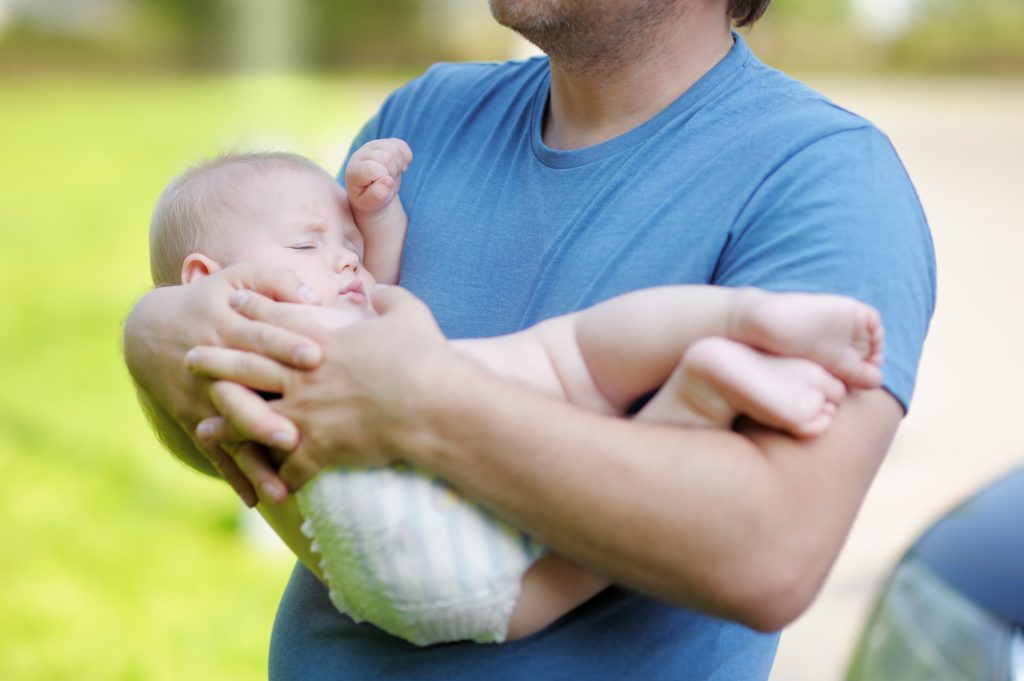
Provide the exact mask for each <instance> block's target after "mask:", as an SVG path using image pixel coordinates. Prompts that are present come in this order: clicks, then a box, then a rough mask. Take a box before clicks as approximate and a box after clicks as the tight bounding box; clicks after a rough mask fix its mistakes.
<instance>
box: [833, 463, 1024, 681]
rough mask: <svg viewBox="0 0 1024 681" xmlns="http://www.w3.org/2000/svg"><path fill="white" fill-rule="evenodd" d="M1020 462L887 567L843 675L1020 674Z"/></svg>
mask: <svg viewBox="0 0 1024 681" xmlns="http://www.w3.org/2000/svg"><path fill="white" fill-rule="evenodd" d="M1022 517H1024V468H1019V469H1017V470H1016V471H1014V472H1013V473H1010V474H1009V475H1006V476H1004V477H1003V478H1000V479H999V480H997V481H996V482H995V483H993V484H991V485H989V486H988V487H986V488H985V489H983V490H981V491H980V492H978V493H977V494H975V495H974V496H973V497H971V498H970V499H968V500H967V501H966V502H964V503H963V504H961V505H960V506H958V507H957V508H956V509H954V510H953V511H952V512H950V513H948V514H947V515H945V516H944V517H943V518H941V519H939V520H938V521H937V522H936V523H935V524H933V525H932V526H931V527H930V528H929V529H928V530H927V531H926V532H925V533H924V534H923V535H922V536H921V538H920V539H918V540H917V542H916V543H915V544H914V545H913V546H912V547H911V548H910V550H909V551H907V553H906V555H905V556H904V557H903V559H902V560H900V562H899V564H898V565H897V566H896V568H895V570H893V573H892V576H891V577H890V579H889V582H888V584H887V585H886V588H885V590H884V592H883V594H882V596H881V598H880V599H879V602H878V604H877V605H876V606H875V611H874V613H873V614H872V616H871V619H870V621H869V622H868V625H867V627H866V628H865V630H864V634H863V635H862V637H861V640H860V644H859V645H858V647H857V651H856V653H855V655H854V660H853V663H852V664H851V667H850V670H849V672H848V674H847V681H889V680H890V679H933V680H934V681H947V680H948V681H961V680H963V681H981V680H985V681H1019V679H1022V678H1024V532H1021V518H1022Z"/></svg>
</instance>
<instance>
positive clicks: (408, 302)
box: [371, 284, 430, 315]
mask: <svg viewBox="0 0 1024 681" xmlns="http://www.w3.org/2000/svg"><path fill="white" fill-rule="evenodd" d="M371 300H372V301H373V309H375V310H376V311H377V313H378V314H381V315H386V314H392V313H397V314H402V313H408V314H423V313H424V312H425V313H426V314H430V312H429V311H428V310H427V306H426V305H425V304H424V303H423V301H422V300H420V299H419V298H417V297H416V296H414V295H413V294H411V293H409V291H407V290H406V289H404V288H402V287H401V286H387V285H385V284H377V286H376V288H374V289H373V297H372V298H371Z"/></svg>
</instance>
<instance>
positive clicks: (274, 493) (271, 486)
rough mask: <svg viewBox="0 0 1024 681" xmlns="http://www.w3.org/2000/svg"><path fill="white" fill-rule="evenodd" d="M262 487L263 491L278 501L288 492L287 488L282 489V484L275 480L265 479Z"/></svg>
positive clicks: (261, 484)
mask: <svg viewBox="0 0 1024 681" xmlns="http://www.w3.org/2000/svg"><path fill="white" fill-rule="evenodd" d="M260 489H261V490H263V493H264V494H266V495H267V496H268V497H270V498H271V499H273V500H274V501H278V500H279V499H281V498H282V497H284V496H285V495H287V494H288V493H287V492H286V491H285V490H283V489H281V486H280V485H278V484H277V483H276V482H274V481H273V480H265V481H264V482H262V483H260Z"/></svg>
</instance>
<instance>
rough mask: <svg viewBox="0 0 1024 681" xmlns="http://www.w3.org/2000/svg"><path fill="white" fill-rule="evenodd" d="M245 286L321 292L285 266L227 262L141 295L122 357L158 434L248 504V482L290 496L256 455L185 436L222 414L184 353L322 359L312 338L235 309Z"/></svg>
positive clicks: (309, 294)
mask: <svg viewBox="0 0 1024 681" xmlns="http://www.w3.org/2000/svg"><path fill="white" fill-rule="evenodd" d="M242 289H248V290H253V291H261V292H263V293H265V294H266V295H267V296H269V297H271V298H273V299H276V300H279V301H288V302H306V303H309V302H317V301H318V296H317V294H316V293H315V292H313V291H312V290H310V289H308V288H307V287H304V286H303V285H302V282H301V281H300V280H299V279H298V277H296V276H295V274H294V273H292V272H290V271H288V270H284V269H279V268H266V267H259V266H253V265H249V264H242V265H234V266H232V267H226V268H224V269H223V270H221V271H220V272H217V273H215V274H213V275H211V276H209V277H205V278H203V279H201V280H200V281H198V282H195V283H192V284H189V285H188V286H168V287H163V288H157V289H155V290H153V291H150V292H149V293H147V294H146V295H145V296H143V297H142V298H141V299H140V300H139V301H138V302H137V303H136V304H135V307H134V308H133V309H132V311H131V313H130V314H129V315H128V318H127V319H126V320H125V326H124V356H125V363H126V364H127V366H128V370H129V373H130V374H131V376H132V379H133V381H134V382H135V386H136V388H137V390H138V393H139V400H140V402H141V403H142V406H143V409H144V410H145V411H146V413H147V415H148V416H149V418H150V420H151V422H152V423H153V425H154V428H155V429H156V431H157V434H158V435H159V437H160V438H161V440H162V441H163V442H164V443H165V444H166V445H167V446H168V447H169V448H170V449H171V450H172V451H174V452H176V453H177V454H179V456H180V457H181V458H182V460H184V461H185V462H186V463H189V465H192V466H193V467H194V468H198V469H199V470H203V471H205V472H210V471H211V466H205V465H203V464H202V463H201V462H199V461H198V460H197V459H196V453H197V451H201V452H202V453H203V454H204V455H205V456H206V457H207V458H208V459H209V461H210V463H211V464H212V468H215V469H217V470H218V471H219V472H220V474H221V476H222V477H223V478H224V479H225V480H226V481H227V482H228V484H230V485H231V486H232V487H233V488H234V489H235V491H236V492H238V494H239V496H241V497H242V499H243V500H244V501H245V502H246V503H247V504H249V505H250V506H251V505H253V504H255V503H256V493H255V490H254V488H253V485H251V484H250V483H249V480H254V481H256V485H257V486H259V485H264V484H265V485H270V486H277V487H279V488H280V494H279V495H278V496H277V498H279V499H283V498H284V496H285V490H284V485H283V483H282V482H281V481H280V479H279V478H278V477H277V474H276V473H275V472H274V470H273V469H272V468H270V467H269V466H268V465H267V464H266V462H265V461H263V460H262V459H260V458H258V457H255V456H250V455H246V456H242V457H240V458H238V457H236V459H235V460H232V457H229V456H227V455H226V454H225V453H224V452H223V451H221V449H220V448H219V447H216V446H210V447H206V446H204V445H202V444H201V443H199V444H198V445H194V444H193V443H192V440H191V438H190V437H186V436H185V433H187V432H188V431H191V430H192V429H193V428H195V426H196V424H197V423H198V422H199V421H200V420H201V419H203V418H206V417H209V416H212V415H214V414H216V413H217V411H216V408H215V407H214V405H213V404H211V402H210V400H209V399H208V398H207V390H208V388H209V383H208V381H205V380H201V379H197V378H196V377H194V376H192V375H190V374H189V372H187V371H183V370H182V368H183V367H184V366H185V364H186V359H185V356H186V353H187V352H188V350H189V349H190V348H191V347H193V346H195V345H197V344H203V343H207V344H215V345H222V346H226V347H232V348H237V349H241V350H254V349H259V351H260V352H261V353H262V354H264V355H267V356H269V357H275V358H277V359H280V360H281V361H285V362H289V363H291V364H292V365H294V366H307V367H312V366H315V365H316V364H318V363H319V361H320V360H321V353H320V348H319V346H317V345H316V344H315V343H312V342H310V341H309V339H307V338H304V337H302V336H298V335H296V334H294V333H291V332H289V331H287V330H285V329H279V328H277V327H274V326H269V325H266V324H260V323H258V322H256V323H254V322H253V321H251V320H249V319H246V318H245V317H243V316H241V315H239V314H237V313H236V312H235V310H234V309H232V307H231V305H230V300H231V297H232V295H233V294H235V293H236V292H238V291H240V290H242ZM253 357H254V358H255V357H256V355H253ZM178 424H180V425H178ZM266 425H268V426H273V427H274V430H275V432H282V431H287V432H294V431H293V426H292V425H291V423H289V422H287V421H286V420H284V419H281V418H279V417H271V418H270V419H269V420H268V421H267V423H266ZM245 451H246V452H247V451H248V450H245ZM240 465H244V466H245V467H246V469H247V470H242V469H240V467H239V466H240Z"/></svg>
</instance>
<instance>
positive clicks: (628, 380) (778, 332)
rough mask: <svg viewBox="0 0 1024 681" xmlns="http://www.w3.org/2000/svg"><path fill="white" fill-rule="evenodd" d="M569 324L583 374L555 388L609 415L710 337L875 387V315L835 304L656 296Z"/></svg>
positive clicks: (761, 297) (625, 298) (814, 299)
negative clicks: (576, 388) (596, 400)
mask: <svg viewBox="0 0 1024 681" xmlns="http://www.w3.org/2000/svg"><path fill="white" fill-rule="evenodd" d="M558 319H561V318H555V319H554V320H549V322H545V323H544V324H542V325H540V326H538V327H535V330H536V331H537V332H540V331H542V330H543V329H544V328H545V325H550V326H551V328H552V329H554V330H555V331H559V330H561V329H562V327H563V326H564V324H563V325H555V323H556V322H557V321H558ZM570 320H571V323H572V326H573V329H574V334H573V338H572V339H570V340H571V341H574V343H575V346H576V347H577V348H578V354H579V355H580V356H581V357H582V360H583V366H584V367H585V369H586V372H588V373H587V374H586V375H585V376H583V377H579V376H577V374H570V375H569V376H570V379H572V380H569V381H563V383H567V384H570V385H572V384H577V383H578V384H584V383H586V382H587V381H592V382H593V384H594V385H596V386H597V388H598V390H599V391H600V393H601V394H602V395H603V396H604V397H605V398H607V400H608V401H609V402H610V403H611V404H612V405H613V406H614V407H616V408H623V407H624V406H626V405H628V404H630V403H632V401H633V400H635V399H636V397H637V396H638V395H642V394H644V393H646V392H648V391H650V390H653V389H655V388H657V387H658V386H660V385H662V384H663V383H664V382H665V381H666V379H667V378H668V376H669V375H670V374H671V373H672V371H673V370H674V369H675V368H676V367H677V366H679V363H680V360H681V358H682V356H683V354H684V353H685V352H686V350H687V348H688V347H689V346H690V345H692V344H693V343H695V342H697V341H698V340H700V339H702V338H707V337H709V336H723V337H727V338H731V339H733V340H736V341H739V342H741V343H745V344H747V345H751V346H753V347H755V348H758V349H760V350H764V351H766V352H770V353H772V354H775V355H782V356H786V357H802V358H804V359H809V360H812V361H814V362H817V363H818V364H821V365H822V366H824V367H825V368H826V369H828V370H829V371H830V372H832V373H833V374H834V375H836V376H837V377H838V378H840V379H841V380H843V381H844V382H846V383H847V384H848V385H850V387H853V388H876V387H878V386H879V385H880V384H881V381H882V372H881V369H880V367H881V363H882V343H883V334H882V324H881V320H880V318H879V316H878V313H877V312H876V311H875V310H874V309H873V308H871V307H870V306H868V305H864V304H863V303H860V302H858V301H856V300H854V299H852V298H847V297H844V296H837V295H828V294H811V293H770V292H766V291H761V290H758V289H752V288H751V289H737V288H728V287H722V286H664V287H658V288H650V289H641V290H638V291H634V292H632V293H627V294H624V295H621V296H618V297H616V298H612V299H611V300H608V301H605V302H604V303H601V304H599V305H596V306H594V307H592V308H588V309H587V310H583V311H582V312H579V313H577V314H576V315H574V316H573V317H572V318H570ZM538 335H543V334H538ZM547 335H548V336H552V337H556V338H557V337H559V336H558V334H547ZM547 344H548V345H551V344H552V343H551V342H548V343H547ZM563 345H564V343H563ZM549 354H551V355H552V356H556V355H557V353H550V352H549ZM558 373H560V374H564V373H565V372H563V371H561V370H559V372H558ZM577 373H578V372H577Z"/></svg>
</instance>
